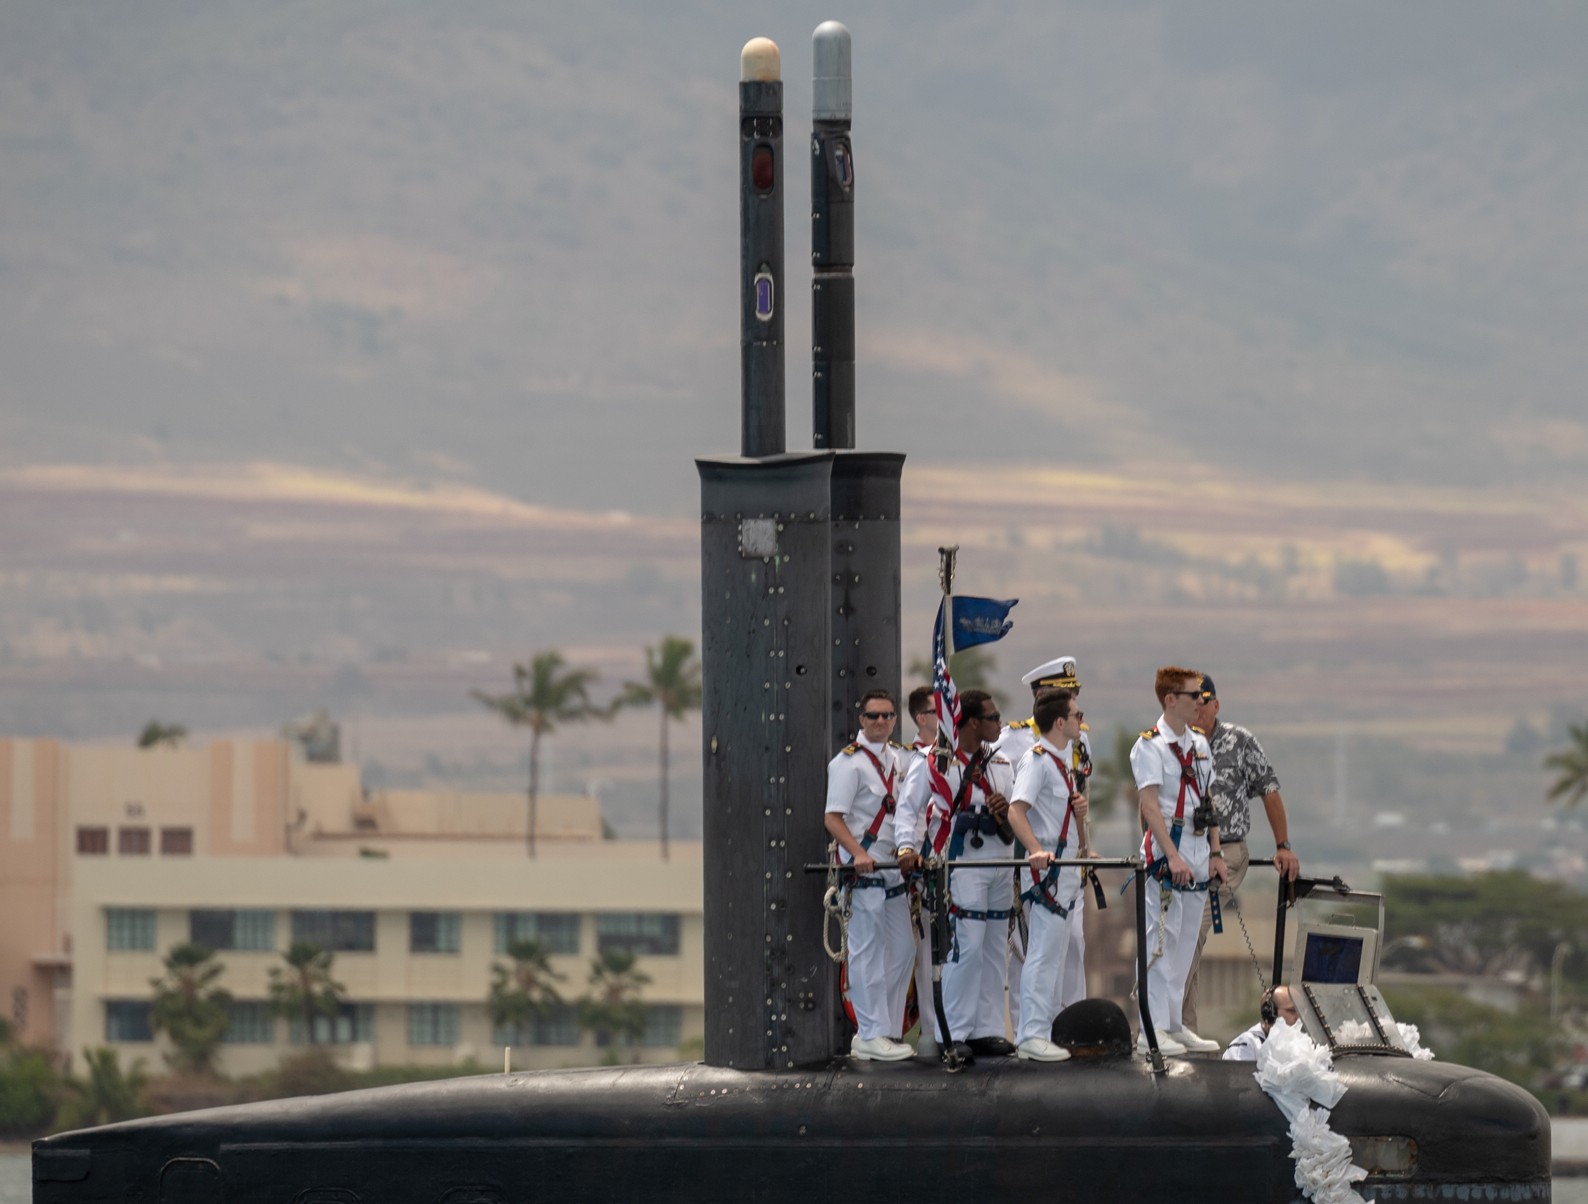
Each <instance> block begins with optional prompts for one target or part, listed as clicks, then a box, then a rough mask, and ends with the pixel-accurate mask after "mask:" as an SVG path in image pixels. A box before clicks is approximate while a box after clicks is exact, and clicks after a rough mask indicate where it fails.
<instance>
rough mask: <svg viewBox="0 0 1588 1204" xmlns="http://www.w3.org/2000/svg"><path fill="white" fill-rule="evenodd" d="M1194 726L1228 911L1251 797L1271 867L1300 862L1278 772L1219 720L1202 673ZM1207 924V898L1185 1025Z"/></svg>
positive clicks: (1191, 1024) (1215, 697) (1191, 1014)
mask: <svg viewBox="0 0 1588 1204" xmlns="http://www.w3.org/2000/svg"><path fill="white" fill-rule="evenodd" d="M1194 722H1195V724H1196V728H1197V730H1198V731H1199V732H1201V733H1202V734H1203V735H1204V736H1206V737H1207V738H1208V747H1209V748H1210V749H1211V750H1212V752H1213V770H1214V773H1213V806H1214V809H1215V810H1216V811H1217V812H1218V815H1219V848H1220V849H1222V850H1223V851H1224V864H1225V865H1226V866H1227V867H1228V868H1229V882H1228V883H1227V884H1226V885H1225V887H1224V888H1223V894H1222V895H1221V896H1220V898H1219V902H1220V903H1221V904H1222V905H1223V907H1224V908H1225V909H1226V911H1227V910H1228V908H1229V907H1230V904H1231V902H1232V901H1233V899H1234V896H1235V892H1236V891H1238V890H1240V888H1241V883H1242V882H1244V881H1245V880H1246V868H1247V865H1248V863H1249V861H1250V856H1251V855H1250V854H1249V853H1248V852H1247V849H1246V836H1247V833H1249V832H1250V831H1251V828H1252V802H1253V800H1255V799H1261V800H1262V802H1263V811H1264V813H1265V814H1266V815H1267V816H1268V826H1269V828H1271V829H1272V830H1273V833H1274V847H1275V852H1274V868H1275V869H1277V870H1278V871H1279V872H1280V873H1281V874H1283V875H1284V876H1285V878H1286V879H1287V880H1289V881H1291V882H1294V881H1295V880H1296V875H1297V874H1298V873H1300V872H1301V862H1300V861H1299V860H1297V858H1296V854H1295V853H1294V852H1292V851H1291V848H1290V822H1289V819H1288V817H1287V816H1286V815H1285V800H1284V798H1283V796H1281V795H1280V793H1279V775H1278V774H1276V773H1275V772H1274V767H1273V765H1272V764H1271V763H1270V762H1269V760H1268V754H1267V753H1265V752H1264V751H1263V746H1262V745H1261V744H1259V743H1258V742H1257V737H1256V736H1254V735H1252V733H1251V732H1249V731H1247V730H1246V729H1245V728H1244V727H1239V726H1237V725H1236V724H1233V723H1225V722H1224V721H1223V720H1221V719H1220V718H1219V692H1218V687H1217V686H1215V685H1214V684H1213V679H1212V678H1211V677H1209V676H1208V675H1207V674H1205V673H1204V674H1203V675H1202V693H1201V695H1200V696H1199V698H1198V700H1197V713H1196V719H1195V721H1194ZM1212 929H1213V904H1212V901H1211V899H1210V900H1209V903H1208V906H1207V907H1205V908H1204V909H1203V911H1202V925H1201V929H1200V930H1199V932H1198V934H1197V948H1196V954H1195V955H1194V956H1193V957H1192V959H1191V973H1190V975H1189V976H1188V977H1187V978H1186V984H1185V1003H1184V1004H1183V1006H1182V1008H1181V1013H1182V1015H1183V1016H1184V1018H1185V1023H1186V1027H1187V1028H1191V1029H1194V1028H1196V1027H1197V1007H1196V1003H1197V999H1196V997H1197V968H1198V967H1199V966H1200V965H1201V963H1202V947H1203V945H1205V944H1206V943H1207V939H1208V933H1209V932H1211V931H1212Z"/></svg>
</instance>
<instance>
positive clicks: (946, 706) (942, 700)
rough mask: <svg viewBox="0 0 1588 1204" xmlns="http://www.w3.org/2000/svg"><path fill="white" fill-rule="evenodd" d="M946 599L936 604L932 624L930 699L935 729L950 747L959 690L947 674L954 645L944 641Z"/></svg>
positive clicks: (945, 634)
mask: <svg viewBox="0 0 1588 1204" xmlns="http://www.w3.org/2000/svg"><path fill="white" fill-rule="evenodd" d="M948 601H949V599H947V598H944V599H943V601H942V602H939V603H938V604H937V622H936V623H934V624H933V625H932V699H933V702H934V704H935V705H936V707H937V730H938V731H939V732H941V733H943V734H945V735H946V736H947V737H948V742H949V745H950V747H952V746H953V743H954V733H955V732H956V731H958V730H959V713H960V712H959V691H958V690H956V689H955V688H954V679H953V678H952V677H950V676H949V674H948V658H949V657H950V656H952V655H953V652H954V646H953V645H952V644H946V643H945V641H946V639H947V637H948V634H949V633H948V629H947V624H946V623H945V622H944V617H945V614H944V607H945V606H946V605H947V604H948Z"/></svg>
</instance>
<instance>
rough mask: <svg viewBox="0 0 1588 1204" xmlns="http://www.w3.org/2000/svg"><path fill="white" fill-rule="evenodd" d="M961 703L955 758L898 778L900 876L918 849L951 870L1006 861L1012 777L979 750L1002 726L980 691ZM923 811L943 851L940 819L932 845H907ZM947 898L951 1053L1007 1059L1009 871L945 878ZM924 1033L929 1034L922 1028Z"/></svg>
mask: <svg viewBox="0 0 1588 1204" xmlns="http://www.w3.org/2000/svg"><path fill="white" fill-rule="evenodd" d="M959 702H960V712H961V717H960V722H959V730H958V733H957V734H958V741H957V745H958V746H957V747H956V749H955V750H954V752H953V754H952V755H950V756H949V757H947V758H946V759H945V761H944V762H943V763H942V764H939V762H938V760H937V758H935V757H934V756H932V755H931V754H930V753H927V752H917V753H916V754H915V755H914V756H913V757H912V758H911V759H910V766H909V770H908V772H907V773H906V774H905V778H904V790H903V793H902V794H900V796H899V810H898V814H897V815H896V816H895V818H894V825H895V830H896V831H897V832H898V834H899V835H898V848H899V867H900V868H901V869H903V870H904V871H905V872H906V873H909V872H912V871H913V870H914V868H915V865H916V864H917V863H918V861H919V852H918V849H919V848H925V849H929V850H930V851H931V852H933V853H936V854H938V855H943V854H946V855H947V857H948V859H949V860H950V861H954V862H967V861H969V862H975V861H990V860H994V859H1007V858H1008V857H1009V856H1010V854H1011V852H1012V851H1013V838H1012V836H1010V838H1009V839H1005V836H1009V828H1008V810H1009V794H1010V792H1011V791H1012V790H1013V789H1014V767H1013V766H1011V765H1010V764H1009V762H1008V761H1007V760H1006V759H1005V758H1004V757H1003V756H1002V755H1001V754H999V753H995V752H992V751H991V750H990V749H988V748H986V747H985V743H986V739H987V738H988V737H990V736H994V735H996V734H997V732H998V725H999V724H1000V723H1001V722H1002V720H1001V718H1000V717H999V714H998V710H997V707H996V706H995V705H994V703H993V700H992V697H991V695H989V694H988V693H987V692H986V691H985V690H965V691H964V692H962V693H961V694H960V696H959ZM929 805H933V809H934V810H935V811H937V812H938V814H939V816H940V817H942V818H943V819H947V821H948V823H947V836H948V840H947V847H946V848H944V847H943V845H942V844H941V843H940V841H941V837H942V835H943V834H944V833H943V826H942V823H941V819H940V820H939V823H938V825H936V827H937V832H936V837H937V839H934V840H933V841H932V843H931V844H919V845H918V844H916V843H912V841H913V840H914V835H915V834H916V833H923V832H924V833H930V832H931V830H932V828H933V825H932V824H930V823H928V821H927V819H926V813H927V809H928V806H929ZM949 892H950V894H951V895H952V897H953V900H954V905H953V909H952V910H951V911H950V913H949V915H950V923H951V925H952V932H953V950H952V952H951V953H950V954H949V956H948V959H947V960H946V961H945V963H944V965H943V1012H944V1015H945V1017H946V1018H947V1020H948V1029H949V1033H950V1034H951V1036H952V1037H953V1039H954V1042H955V1043H956V1045H958V1044H960V1043H964V1045H965V1048H963V1049H960V1050H958V1051H957V1052H958V1053H959V1055H960V1056H961V1057H965V1056H966V1055H967V1054H971V1053H975V1054H982V1055H985V1056H1007V1055H1008V1054H1012V1053H1014V1052H1015V1047H1014V1046H1013V1045H1011V1044H1010V1043H1009V1041H1008V1040H1007V1039H1006V1038H1005V1037H1004V1035H1003V1032H1004V967H1005V956H1004V949H1005V938H1004V933H1005V930H1006V926H1007V924H1008V921H1009V913H1010V897H1009V876H1008V870H1007V869H975V868H971V867H966V866H963V865H960V866H956V867H955V868H954V869H953V870H952V871H951V874H950V882H949ZM928 957H930V951H929V952H928ZM928 969H929V970H930V966H929V967H928ZM917 983H919V972H918V973H917ZM928 991H930V977H928ZM917 995H918V998H920V1000H921V1012H922V1015H923V1016H925V1015H926V1014H927V1013H928V1011H929V1010H930V1009H931V1007H932V996H931V995H930V993H928V994H926V995H924V996H921V995H920V992H919V986H918V987H917ZM922 1031H923V1032H924V1031H926V1028H925V1021H924V1020H923V1022H922ZM939 1038H940V1039H941V1034H939Z"/></svg>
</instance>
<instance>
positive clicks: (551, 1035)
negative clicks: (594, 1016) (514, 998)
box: [491, 1003, 579, 1046]
mask: <svg viewBox="0 0 1588 1204" xmlns="http://www.w3.org/2000/svg"><path fill="white" fill-rule="evenodd" d="M491 1040H492V1041H494V1042H495V1043H496V1044H497V1045H564V1046H567V1045H578V1044H579V1013H578V1011H577V1010H575V1008H574V1006H573V1005H572V1004H569V1003H554V1004H552V1005H551V1007H550V1008H548V1009H547V1011H546V1014H545V1015H544V1016H535V1017H533V1018H531V1020H530V1021H529V1023H528V1024H521V1025H519V1026H517V1027H516V1028H496V1029H494V1030H493V1031H492V1034H491Z"/></svg>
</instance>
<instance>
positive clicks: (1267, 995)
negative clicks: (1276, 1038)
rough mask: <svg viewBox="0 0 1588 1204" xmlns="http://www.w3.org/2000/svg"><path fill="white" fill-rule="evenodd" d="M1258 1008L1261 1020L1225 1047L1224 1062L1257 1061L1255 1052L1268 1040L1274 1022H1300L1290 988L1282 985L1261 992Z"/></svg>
mask: <svg viewBox="0 0 1588 1204" xmlns="http://www.w3.org/2000/svg"><path fill="white" fill-rule="evenodd" d="M1259 1008H1260V1009H1261V1013H1262V1019H1260V1020H1259V1021H1258V1022H1257V1023H1256V1024H1254V1025H1252V1027H1251V1028H1249V1029H1247V1030H1246V1031H1245V1032H1244V1033H1242V1034H1241V1035H1240V1036H1238V1037H1236V1038H1235V1039H1234V1040H1233V1041H1231V1042H1230V1043H1229V1045H1228V1046H1226V1047H1225V1050H1224V1054H1223V1057H1224V1060H1225V1061H1226V1062H1255V1061H1257V1051H1258V1049H1259V1048H1260V1047H1261V1046H1262V1044H1263V1042H1265V1041H1267V1040H1268V1034H1269V1033H1270V1032H1272V1031H1273V1028H1274V1022H1275V1021H1277V1020H1283V1021H1284V1022H1285V1023H1286V1024H1299V1023H1300V1022H1301V1017H1300V1016H1299V1015H1298V1014H1297V1013H1296V1002H1295V1000H1293V999H1292V998H1291V997H1290V988H1289V987H1287V986H1285V985H1284V984H1283V983H1281V984H1280V985H1278V986H1275V987H1269V988H1268V990H1266V991H1264V992H1263V1000H1262V1003H1261V1004H1259Z"/></svg>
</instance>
